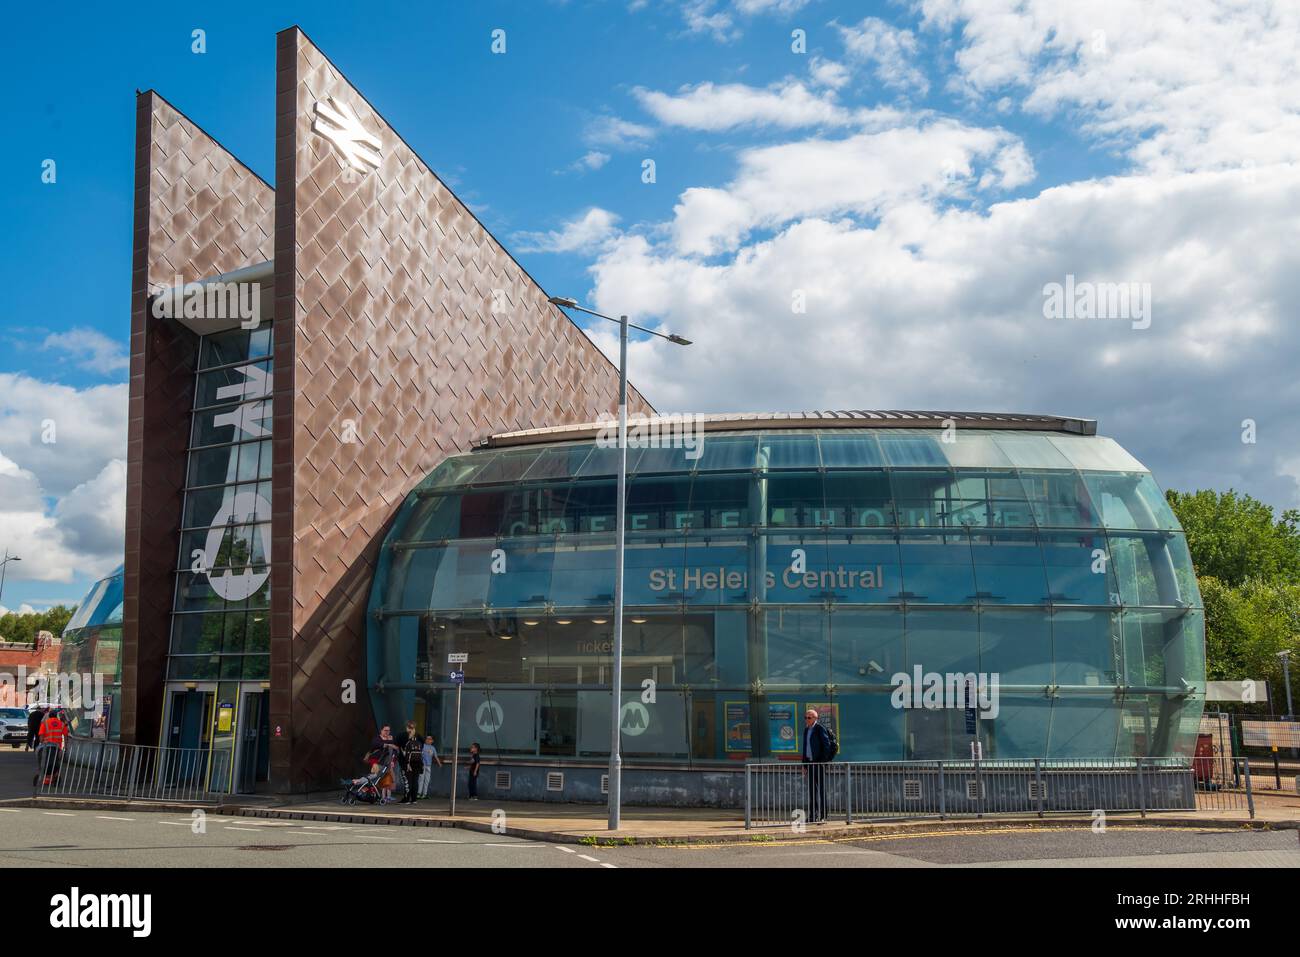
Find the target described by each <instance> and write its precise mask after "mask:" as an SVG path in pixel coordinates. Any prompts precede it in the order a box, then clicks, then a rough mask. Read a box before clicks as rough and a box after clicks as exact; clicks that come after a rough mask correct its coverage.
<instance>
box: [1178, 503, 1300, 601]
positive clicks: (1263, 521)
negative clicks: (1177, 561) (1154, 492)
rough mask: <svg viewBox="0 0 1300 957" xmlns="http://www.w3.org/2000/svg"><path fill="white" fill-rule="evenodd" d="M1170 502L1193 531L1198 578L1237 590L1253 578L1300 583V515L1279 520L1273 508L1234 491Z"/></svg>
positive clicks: (1293, 511)
mask: <svg viewBox="0 0 1300 957" xmlns="http://www.w3.org/2000/svg"><path fill="white" fill-rule="evenodd" d="M1165 498H1166V499H1167V500H1168V501H1169V506H1170V508H1172V509H1173V510H1174V514H1175V515H1177V516H1178V521H1179V522H1180V523H1182V526H1183V530H1184V531H1185V532H1186V533H1187V547H1188V549H1189V550H1190V551H1191V553H1192V564H1193V565H1194V566H1196V574H1197V576H1199V577H1201V578H1204V577H1207V576H1208V577H1211V578H1217V579H1219V580H1220V581H1221V582H1223V583H1224V584H1226V585H1230V586H1233V587H1237V586H1239V585H1242V584H1244V583H1245V582H1246V580H1247V579H1251V578H1258V579H1262V580H1264V581H1289V582H1300V511H1297V510H1296V509H1290V510H1288V511H1286V512H1283V513H1282V516H1281V517H1280V518H1275V517H1274V515H1273V509H1272V508H1271V507H1270V506H1268V505H1265V504H1264V503H1263V502H1261V501H1259V500H1258V499H1255V498H1252V497H1251V496H1249V495H1238V494H1237V493H1236V492H1235V491H1233V490H1232V489H1229V490H1228V491H1227V492H1214V491H1210V490H1205V489H1203V490H1201V491H1199V492H1173V491H1170V492H1166V493H1165Z"/></svg>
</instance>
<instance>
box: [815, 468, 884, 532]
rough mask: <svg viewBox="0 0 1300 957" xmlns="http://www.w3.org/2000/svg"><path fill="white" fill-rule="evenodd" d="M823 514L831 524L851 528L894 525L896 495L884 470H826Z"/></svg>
mask: <svg viewBox="0 0 1300 957" xmlns="http://www.w3.org/2000/svg"><path fill="white" fill-rule="evenodd" d="M823 479H824V481H823V485H824V487H825V491H826V506H825V512H824V515H825V517H826V518H827V519H828V524H831V525H840V526H846V527H851V528H875V527H885V528H892V527H893V525H894V502H893V494H892V492H891V490H890V487H889V474H888V473H887V472H885V471H884V469H878V470H876V471H871V472H827V473H825V474H824V475H823Z"/></svg>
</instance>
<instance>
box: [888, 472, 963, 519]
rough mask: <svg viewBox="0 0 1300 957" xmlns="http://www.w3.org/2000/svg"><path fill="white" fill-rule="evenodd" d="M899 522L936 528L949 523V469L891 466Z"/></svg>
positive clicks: (950, 492) (951, 505)
mask: <svg viewBox="0 0 1300 957" xmlns="http://www.w3.org/2000/svg"><path fill="white" fill-rule="evenodd" d="M890 482H891V484H892V485H893V490H894V507H895V508H896V509H897V511H898V523H899V525H905V526H911V527H914V528H938V527H943V526H946V525H949V524H950V518H951V516H952V512H953V503H952V500H951V497H952V491H953V482H954V479H953V473H952V472H950V471H948V470H946V469H944V470H938V469H932V470H925V471H919V470H908V471H903V470H899V469H895V470H893V471H892V472H891V473H890Z"/></svg>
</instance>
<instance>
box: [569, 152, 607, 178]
mask: <svg viewBox="0 0 1300 957" xmlns="http://www.w3.org/2000/svg"><path fill="white" fill-rule="evenodd" d="M608 162H609V154H608V153H602V152H600V150H588V151H587V152H586V153H584V154H583V155H582V156H579V157H578V158H577V159H576V160H574V161H573V162H572V163H570V164H569V165H568V166H566V167H565V168H564V169H558V170H556V172H557V173H590V172H593V171H595V170H598V169H600V168H601V167H602V166H604V165H605V164H606V163H608Z"/></svg>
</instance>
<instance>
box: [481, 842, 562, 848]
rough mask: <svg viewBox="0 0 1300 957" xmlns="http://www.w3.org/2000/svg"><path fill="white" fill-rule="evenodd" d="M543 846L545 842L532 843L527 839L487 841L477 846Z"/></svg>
mask: <svg viewBox="0 0 1300 957" xmlns="http://www.w3.org/2000/svg"><path fill="white" fill-rule="evenodd" d="M545 846H546V845H545V844H532V843H529V842H527V841H519V842H518V843H513V842H506V841H487V842H484V843H483V844H480V845H479V847H545Z"/></svg>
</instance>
